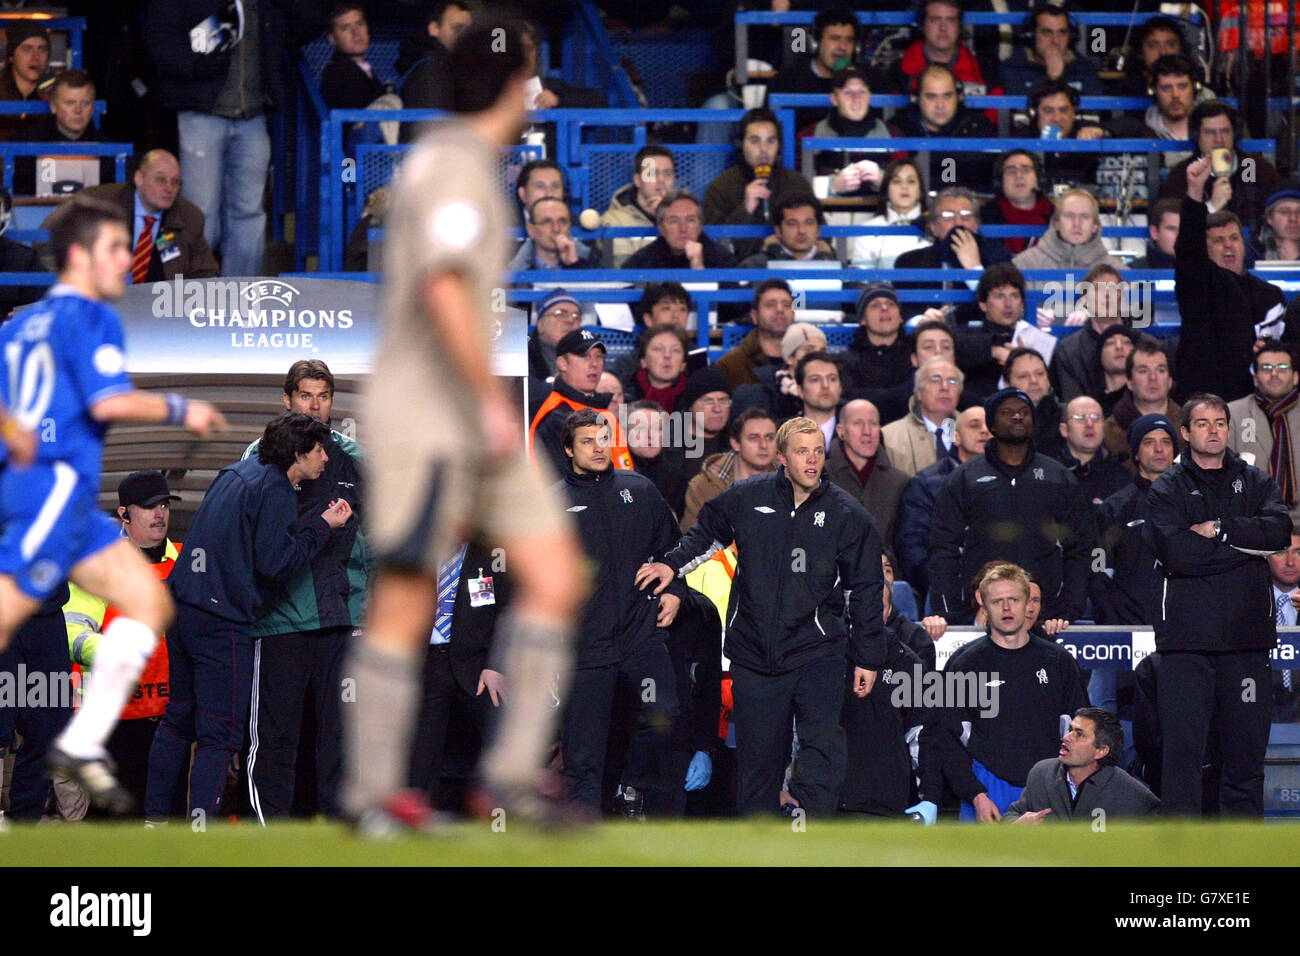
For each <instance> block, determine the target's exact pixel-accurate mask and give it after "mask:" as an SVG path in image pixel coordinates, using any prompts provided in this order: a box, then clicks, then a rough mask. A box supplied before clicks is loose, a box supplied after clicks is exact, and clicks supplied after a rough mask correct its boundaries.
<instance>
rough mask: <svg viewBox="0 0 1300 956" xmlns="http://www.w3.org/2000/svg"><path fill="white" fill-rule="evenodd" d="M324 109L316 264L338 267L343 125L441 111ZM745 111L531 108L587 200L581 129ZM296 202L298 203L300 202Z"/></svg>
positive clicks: (574, 189) (785, 131)
mask: <svg viewBox="0 0 1300 956" xmlns="http://www.w3.org/2000/svg"><path fill="white" fill-rule="evenodd" d="M324 115H325V121H324V124H323V126H322V135H321V141H320V149H319V166H318V172H317V174H316V176H315V178H314V181H315V182H316V183H317V184H318V185H319V189H320V194H319V206H318V207H317V208H318V209H319V215H320V228H319V232H318V236H317V239H318V246H317V248H318V252H319V256H320V268H321V269H322V270H327V271H336V270H338V269H339V268H341V267H342V264H343V247H344V243H345V242H346V236H345V235H344V229H343V225H344V218H343V215H342V210H343V206H344V196H343V194H344V188H343V187H344V180H343V175H342V173H343V171H344V170H345V169H346V167H345V166H344V162H343V161H344V159H346V158H347V155H346V152H345V150H344V128H345V127H346V126H347V125H349V124H352V123H379V122H384V121H386V120H396V121H398V122H402V123H416V122H424V121H427V120H430V119H437V118H439V117H440V116H442V115H443V114H441V113H440V112H438V111H436V110H329V111H328V112H327V113H326V114H324ZM744 115H745V111H744V110H740V109H735V110H708V109H700V110H643V109H635V110H632V109H609V110H580V109H558V110H538V111H536V112H534V113H532V114H530V118H531V119H532V121H533V122H535V123H553V124H554V125H555V130H556V150H555V155H556V158H557V161H558V162H559V163H560V165H561V166H563V167H564V168H565V170H566V172H567V173H568V174H569V179H570V184H569V185H570V187H571V188H570V193H571V194H572V195H573V197H574V199H575V200H576V201H577V202H578V203H580V204H584V205H585V202H586V198H587V197H586V177H585V170H584V169H583V166H584V164H585V156H584V154H583V151H582V146H583V142H582V132H583V130H584V129H586V128H590V127H597V126H616V127H630V128H632V129H633V130H634V131H635V135H636V136H637V137H639V138H640V142H641V143H644V141H645V124H646V123H652V122H664V121H680V122H702V121H707V122H715V123H717V122H736V121H738V120H739V119H740V118H741V117H742V116H744ZM781 123H782V136H783V150H784V162H785V164H786V166H787V167H789V168H793V166H794V117H793V115H792V114H791V113H789V111H786V112H784V113H783V114H782V115H781ZM299 208H302V207H301V206H300V207H299Z"/></svg>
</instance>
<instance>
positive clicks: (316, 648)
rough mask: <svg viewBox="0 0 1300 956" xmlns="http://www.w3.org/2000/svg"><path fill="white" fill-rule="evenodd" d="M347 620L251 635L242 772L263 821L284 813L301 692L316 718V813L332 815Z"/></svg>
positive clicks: (289, 798) (289, 803) (339, 766)
mask: <svg viewBox="0 0 1300 956" xmlns="http://www.w3.org/2000/svg"><path fill="white" fill-rule="evenodd" d="M351 635H352V628H351V627H327V628H321V629H319V630H315V631H299V632H296V633H293V634H274V635H269V636H267V637H263V638H262V639H261V640H260V641H258V645H259V650H258V656H257V673H256V674H255V676H254V686H253V703H252V706H251V708H250V714H249V754H248V775H249V777H250V778H251V786H250V790H251V792H252V793H253V794H254V795H255V796H254V807H253V808H254V810H255V811H256V813H257V815H258V818H259V819H261V820H262V822H263V823H265V822H266V820H268V819H271V818H273V817H285V816H288V815H289V811H290V809H291V808H292V807H293V795H294V781H295V779H296V777H297V770H298V766H297V764H298V738H299V734H300V732H301V730H302V718H303V704H304V703H305V702H306V700H307V699H308V697H310V699H311V701H312V707H313V708H314V711H315V717H316V799H317V807H318V810H319V812H321V813H325V814H328V815H330V816H337V815H338V814H339V807H338V788H339V780H340V778H341V776H342V772H343V757H342V741H343V695H344V692H345V688H344V687H343V683H342V668H343V657H344V655H345V652H346V651H347V646H348V639H349V638H350V637H351Z"/></svg>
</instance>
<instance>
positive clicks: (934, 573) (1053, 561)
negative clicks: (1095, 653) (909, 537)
mask: <svg viewBox="0 0 1300 956" xmlns="http://www.w3.org/2000/svg"><path fill="white" fill-rule="evenodd" d="M984 414H985V418H986V419H987V421H988V428H989V431H990V432H991V433H992V434H993V437H992V438H991V439H989V441H988V443H987V444H986V445H985V446H984V454H983V455H980V456H977V457H975V458H972V459H971V460H970V461H968V462H966V464H964V465H962V466H961V467H960V468H958V469H957V470H956V471H955V472H953V474H952V475H950V476H949V477H948V480H947V481H946V482H944V485H943V488H942V490H941V491H940V492H939V499H938V501H936V502H935V506H934V522H933V524H932V525H931V527H930V548H931V556H930V590H931V597H930V604H931V610H932V611H933V612H934V613H935V614H938V615H940V616H942V617H944V618H946V619H947V621H948V623H949V624H969V623H970V622H971V621H972V620H973V619H974V613H975V612H974V610H973V609H972V607H971V600H970V597H971V596H970V594H969V593H968V592H967V587H968V584H969V582H970V580H971V578H972V577H973V576H974V575H975V573H976V572H977V571H978V570H979V569H980V568H981V567H983V566H984V564H985V563H986V562H988V561H992V560H995V559H997V560H1003V561H1011V562H1014V563H1015V564H1018V565H1019V566H1020V567H1022V568H1024V569H1025V570H1026V571H1028V572H1029V573H1030V574H1032V575H1033V576H1034V578H1035V580H1037V581H1038V582H1040V584H1041V585H1042V588H1043V612H1042V618H1043V619H1044V620H1048V619H1051V618H1060V619H1062V620H1066V621H1073V620H1076V619H1078V618H1080V617H1082V616H1083V610H1084V603H1085V601H1086V598H1087V583H1088V559H1089V556H1090V555H1089V548H1091V546H1092V526H1091V525H1092V522H1091V517H1090V515H1089V513H1088V510H1087V507H1086V505H1085V503H1084V501H1083V496H1082V495H1081V494H1080V493H1079V485H1078V482H1077V481H1075V478H1074V476H1073V475H1071V474H1070V472H1069V471H1068V470H1067V469H1066V467H1065V466H1064V465H1062V464H1061V463H1060V462H1059V461H1055V460H1053V459H1051V458H1048V457H1047V456H1046V455H1043V454H1040V453H1037V452H1035V450H1034V443H1033V438H1032V435H1033V432H1034V412H1033V404H1032V402H1031V400H1030V398H1029V396H1028V395H1026V394H1025V393H1024V392H1022V391H1020V390H1019V389H1016V388H1004V389H1002V390H1001V391H999V392H995V393H994V394H993V395H992V396H991V397H990V398H989V400H988V401H987V402H985V403H984Z"/></svg>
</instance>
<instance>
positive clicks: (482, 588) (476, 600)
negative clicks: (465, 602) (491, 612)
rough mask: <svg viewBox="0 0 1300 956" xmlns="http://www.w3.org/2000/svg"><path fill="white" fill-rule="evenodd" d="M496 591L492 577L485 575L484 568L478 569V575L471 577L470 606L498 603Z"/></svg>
mask: <svg viewBox="0 0 1300 956" xmlns="http://www.w3.org/2000/svg"><path fill="white" fill-rule="evenodd" d="M496 603H497V596H496V592H494V591H493V590H492V578H491V577H490V576H489V577H486V578H485V577H483V569H482V568H479V569H478V577H476V578H470V579H469V606H470V607H486V606H487V605H489V604H496Z"/></svg>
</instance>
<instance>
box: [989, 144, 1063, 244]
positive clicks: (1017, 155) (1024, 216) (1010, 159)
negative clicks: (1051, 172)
mask: <svg viewBox="0 0 1300 956" xmlns="http://www.w3.org/2000/svg"><path fill="white" fill-rule="evenodd" d="M1048 188H1049V184H1048V183H1047V181H1046V176H1045V174H1044V170H1043V164H1042V163H1041V162H1039V159H1038V157H1037V156H1035V155H1034V154H1033V153H1031V152H1029V151H1028V150H1025V149H1013V150H1011V151H1010V152H1006V153H1003V154H1002V155H1001V156H999V157H998V159H997V162H996V163H994V164H993V191H994V193H995V194H996V195H994V197H993V198H992V199H990V200H989V201H988V202H986V203H985V204H984V205H983V206H981V207H980V219H981V220H983V221H984V222H986V223H988V224H989V225H990V226H1002V225H1006V226H1046V225H1047V223H1048V221H1049V220H1050V219H1051V218H1052V215H1053V213H1055V211H1056V209H1055V207H1054V206H1053V205H1052V201H1051V200H1050V199H1048V198H1047V196H1046V195H1045V194H1044V190H1046V189H1048ZM1029 242H1030V240H1029V238H1028V237H1026V236H1006V237H1005V238H1004V239H1003V240H1002V244H1003V245H1005V246H1006V247H1007V251H1008V252H1010V253H1011V254H1012V255H1013V256H1014V255H1015V254H1016V253H1018V252H1024V250H1025V248H1026V247H1027V246H1028V245H1029Z"/></svg>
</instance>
